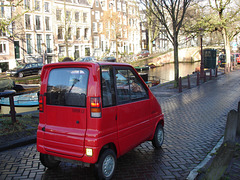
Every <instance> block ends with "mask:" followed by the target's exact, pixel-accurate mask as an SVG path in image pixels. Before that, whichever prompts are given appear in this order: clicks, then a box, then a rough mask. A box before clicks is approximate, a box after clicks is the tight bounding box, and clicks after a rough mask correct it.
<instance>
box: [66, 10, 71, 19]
mask: <svg viewBox="0 0 240 180" xmlns="http://www.w3.org/2000/svg"><path fill="white" fill-rule="evenodd" d="M66 19H67V20H70V19H71V12H70V11H67V12H66Z"/></svg>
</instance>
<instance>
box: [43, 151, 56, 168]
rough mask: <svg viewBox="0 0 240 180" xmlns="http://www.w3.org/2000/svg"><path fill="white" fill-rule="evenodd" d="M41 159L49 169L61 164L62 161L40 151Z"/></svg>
mask: <svg viewBox="0 0 240 180" xmlns="http://www.w3.org/2000/svg"><path fill="white" fill-rule="evenodd" d="M40 161H41V163H42V164H43V165H44V166H45V167H47V168H49V169H54V168H56V167H58V165H59V164H60V161H57V160H54V159H53V156H51V155H48V154H42V153H40Z"/></svg>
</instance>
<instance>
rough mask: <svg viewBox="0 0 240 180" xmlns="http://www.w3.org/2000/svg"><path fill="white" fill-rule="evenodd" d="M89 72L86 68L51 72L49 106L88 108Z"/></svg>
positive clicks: (48, 89)
mask: <svg viewBox="0 0 240 180" xmlns="http://www.w3.org/2000/svg"><path fill="white" fill-rule="evenodd" d="M88 76H89V71H88V70H87V69H85V68H59V69H53V70H51V72H50V74H49V78H48V86H47V101H46V103H47V104H48V105H60V106H77V107H86V94H87V83H88Z"/></svg>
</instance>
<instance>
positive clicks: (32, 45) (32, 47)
mask: <svg viewBox="0 0 240 180" xmlns="http://www.w3.org/2000/svg"><path fill="white" fill-rule="evenodd" d="M27 35H30V36H31V41H30V46H31V47H30V48H31V53H30V54H33V53H34V51H33V50H34V42H33V34H32V33H26V50H27V54H29V53H28V45H27V42H28V40H27Z"/></svg>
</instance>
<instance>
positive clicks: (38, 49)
mask: <svg viewBox="0 0 240 180" xmlns="http://www.w3.org/2000/svg"><path fill="white" fill-rule="evenodd" d="M38 35H41V38H42V39H41V42H40V50H41V51H40V52H39V49H38V38H37V37H38ZM43 38H44V37H43V34H41V33H37V34H36V50H37V53H39V54H41V53H42V52H43V48H42V43H43Z"/></svg>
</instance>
